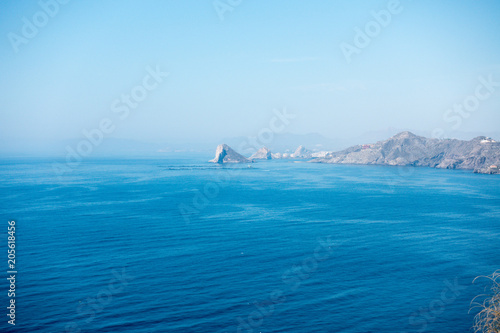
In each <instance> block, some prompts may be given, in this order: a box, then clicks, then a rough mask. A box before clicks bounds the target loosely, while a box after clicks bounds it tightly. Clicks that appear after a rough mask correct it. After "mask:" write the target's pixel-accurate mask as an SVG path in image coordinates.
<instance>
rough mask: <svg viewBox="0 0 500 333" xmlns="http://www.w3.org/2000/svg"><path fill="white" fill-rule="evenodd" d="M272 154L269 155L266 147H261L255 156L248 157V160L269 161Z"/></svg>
mask: <svg viewBox="0 0 500 333" xmlns="http://www.w3.org/2000/svg"><path fill="white" fill-rule="evenodd" d="M273 155H274V154H271V150H269V148H267V147H262V148H260V149H259V150H257V152H256V153H255V154H253V155H252V156H250V158H249V159H250V160H270V159H272V158H273Z"/></svg>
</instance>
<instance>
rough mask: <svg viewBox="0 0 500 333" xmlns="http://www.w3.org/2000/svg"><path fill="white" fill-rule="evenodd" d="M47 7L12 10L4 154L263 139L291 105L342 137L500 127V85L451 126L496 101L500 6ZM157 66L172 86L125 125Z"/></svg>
mask: <svg viewBox="0 0 500 333" xmlns="http://www.w3.org/2000/svg"><path fill="white" fill-rule="evenodd" d="M238 2H239V3H238ZM41 3H48V4H50V3H52V5H49V6H48V7H47V8H48V9H47V11H48V12H49V14H52V15H53V17H51V16H50V15H46V14H43V13H42V14H40V13H39V12H40V11H41V10H43V9H42V7H43V6H42V5H41V4H40V3H39V2H37V1H2V4H1V5H0V6H1V10H0V36H1V39H0V50H1V53H0V68H1V79H0V89H1V95H0V96H1V97H0V106H1V110H2V111H1V113H0V140H1V141H2V142H3V143H2V144H3V145H6V144H7V145H8V144H10V143H11V142H13V141H15V140H18V139H25V140H34V141H40V140H45V139H50V140H52V139H54V140H60V139H71V138H80V137H82V130H84V129H87V130H90V129H93V128H96V127H98V126H99V123H100V121H101V120H102V119H103V118H109V119H110V120H111V121H112V123H113V126H115V130H114V131H113V133H110V134H109V135H108V136H110V137H116V138H129V139H137V140H143V141H151V142H157V141H162V142H163V141H168V140H172V139H173V138H178V139H179V138H180V139H186V140H187V139H194V140H200V141H202V140H213V139H218V138H222V137H227V136H237V135H252V134H253V135H255V134H257V133H258V132H259V130H260V129H261V128H263V126H267V125H268V123H269V120H270V119H271V118H272V117H273V113H272V111H273V109H281V108H284V107H286V108H287V109H288V110H289V112H292V113H294V114H296V115H297V117H296V118H295V119H294V120H293V121H292V122H291V124H290V125H289V127H288V128H287V129H286V131H288V132H292V133H299V134H301V133H310V132H317V133H320V134H322V135H325V136H327V137H339V136H355V135H359V134H362V133H364V132H366V131H373V130H383V129H386V128H388V127H396V128H405V129H413V130H420V131H428V132H431V131H432V130H433V129H435V128H437V127H439V128H443V129H444V130H445V131H448V130H451V129H452V127H454V129H457V130H460V131H479V132H481V131H494V130H497V129H498V128H499V126H498V125H499V124H500V112H499V111H500V87H493V88H492V87H489V88H490V90H491V93H490V94H489V95H488V97H487V98H482V99H481V100H480V103H479V105H478V106H477V107H474V108H475V110H474V112H470V113H467V114H470V115H469V116H468V117H466V116H464V115H459V114H457V113H456V112H454V111H450V112H449V113H448V115H447V117H448V119H449V120H448V121H445V120H444V119H443V115H444V114H445V113H446V111H447V110H448V109H450V108H452V107H453V105H454V104H457V103H462V102H463V101H464V100H465V99H466V98H467V97H468V96H471V95H474V94H475V93H476V90H477V89H480V91H481V93H482V95H481V96H483V97H484V96H485V94H486V93H487V90H486V89H487V87H480V88H478V85H480V84H481V81H480V79H479V78H480V77H483V78H484V79H488V77H489V76H492V79H493V81H496V82H500V33H499V32H500V1H498V0H492V1H475V0H464V1H452V0H448V1H435V0H427V1H425V0H419V1H415V0H413V1H410V0H401V1H400V4H399V6H395V5H392V4H390V3H391V1H353V0H343V1H327V0H321V1H319V0H307V1H306V0H303V1H298V0H282V1H270V0H266V1H257V0H253V1H250V0H242V1H237V0H221V1H219V5H220V6H226V7H225V8H226V9H227V8H229V7H227V6H231V5H230V3H232V4H233V6H231V9H232V10H228V11H226V12H224V13H223V15H222V16H223V18H224V19H223V20H222V19H221V17H220V15H219V14H221V13H218V12H217V10H216V8H215V7H214V2H213V1H212V0H182V1H173V0H171V1H159V0H158V1H139V0H137V1H76V0H74V1H69V2H68V3H67V4H59V5H58V7H59V8H55V7H54V6H53V1H50V0H47V1H45V0H42V1H41ZM224 3H225V5H222V4H224ZM391 6H392V7H391ZM388 7H391V8H398V13H393V14H391V19H390V23H388V24H385V23H384V25H385V26H383V25H381V24H378V26H379V27H380V29H379V30H380V31H376V29H377V26H376V25H373V24H371V28H373V29H375V30H372V32H371V34H372V35H373V38H371V42H370V43H369V45H368V46H366V47H363V48H359V53H358V54H353V56H352V57H351V62H350V63H348V62H347V61H346V57H345V56H344V54H343V52H342V50H341V44H342V43H348V44H351V45H355V43H354V38H355V35H356V31H355V29H356V27H358V28H360V29H362V30H364V29H365V28H366V25H367V24H368V25H369V26H370V22H371V21H374V17H373V16H372V11H375V12H379V11H380V10H388ZM220 8H224V7H220ZM23 18H26V20H27V21H26V20H25V21H23ZM47 18H48V19H47ZM383 18H384V17H383ZM385 19H386V20H387V17H385ZM37 20H38V21H37ZM34 21H36V22H38V24H39V25H40V27H38V28H37V29H38V32H37V33H36V35H35V33H34V32H33V31H30V30H29V25H31V24H33V23H34ZM26 22H28V27H26V24H27V23H26ZM372 23H373V22H372ZM23 26H24V28H23ZM35 28H36V26H35ZM23 29H24V31H23ZM30 33H31V34H30ZM14 34H15V36H16V37H13V36H14ZM23 34H24V35H23ZM26 36H27V37H29V38H26ZM18 37H19V38H25V39H24V40H22V42H21V41H20V40H21V39H19V38H18ZM16 38H17V39H16ZM16 48H17V52H16V51H15V49H16ZM148 66H149V67H150V69H151V70H154V69H155V68H156V67H157V66H158V67H159V69H160V70H161V71H164V72H169V76H168V77H166V78H165V79H164V80H163V82H161V83H159V84H157V85H156V87H155V88H154V89H152V90H151V91H149V92H148V93H147V96H146V98H145V99H144V100H143V101H141V102H140V103H139V105H138V106H137V107H136V108H135V109H131V110H130V111H131V112H130V115H129V116H128V117H123V119H122V118H120V115H121V116H123V113H120V112H118V113H114V112H113V111H112V104H113V103H115V102H118V103H119V102H120V101H119V100H120V99H121V98H122V97H121V96H122V94H130V93H131V90H132V89H133V88H134V87H137V86H138V85H141V84H142V83H143V79H144V78H145V77H146V75H148V70H147V69H146V68H147V67H148ZM153 83H154V82H153V81H151V80H149V81H148V84H149V85H150V86H151V85H153ZM138 91H139V90H138ZM116 100H118V101H116ZM469 102H470V101H469ZM114 106H115V108H117V107H119V106H120V105H119V104H115V105H114ZM121 106H123V105H121ZM452 117H455V118H452ZM456 117H459V118H461V120H458V119H457V118H456ZM451 119H453V120H451ZM459 122H460V124H459ZM499 139H500V138H499Z"/></svg>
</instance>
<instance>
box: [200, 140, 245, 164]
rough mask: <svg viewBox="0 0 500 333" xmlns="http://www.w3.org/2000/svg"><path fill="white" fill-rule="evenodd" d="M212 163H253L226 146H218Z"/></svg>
mask: <svg viewBox="0 0 500 333" xmlns="http://www.w3.org/2000/svg"><path fill="white" fill-rule="evenodd" d="M209 162H212V163H219V164H222V163H251V161H250V160H249V159H247V158H246V157H244V156H242V155H240V154H238V153H237V152H235V151H234V150H233V149H232V148H231V147H229V146H228V145H226V144H222V145H218V146H217V149H216V151H215V158H214V159H213V160H210V161H209Z"/></svg>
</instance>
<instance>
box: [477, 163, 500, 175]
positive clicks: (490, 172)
mask: <svg viewBox="0 0 500 333" xmlns="http://www.w3.org/2000/svg"><path fill="white" fill-rule="evenodd" d="M474 173H484V174H487V175H498V174H500V169H499V168H498V165H495V164H493V165H490V166H489V167H487V168H482V169H474Z"/></svg>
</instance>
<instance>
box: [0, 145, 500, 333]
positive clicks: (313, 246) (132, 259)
mask: <svg viewBox="0 0 500 333" xmlns="http://www.w3.org/2000/svg"><path fill="white" fill-rule="evenodd" d="M207 159H208V157H207V158H204V157H203V158H200V157H198V156H185V157H183V158H179V157H178V155H171V156H168V157H166V158H164V159H100V160H99V159H95V160H88V161H85V162H84V163H82V164H81V165H79V166H77V167H75V168H74V169H73V170H72V171H71V172H68V173H66V174H64V175H58V174H56V173H55V172H54V170H53V169H52V163H53V161H52V160H49V159H12V160H5V159H4V160H1V161H0V199H1V200H0V202H1V216H2V222H1V224H0V231H1V233H0V237H1V238H0V239H1V242H0V244H1V247H2V248H3V249H4V250H3V253H4V255H5V265H3V267H4V269H3V273H2V274H3V276H6V273H5V272H6V271H7V266H6V264H7V253H6V249H7V221H8V220H12V219H14V220H15V221H16V228H17V229H16V242H17V247H16V260H17V261H16V264H17V267H16V268H17V271H18V274H17V280H16V326H15V327H10V326H11V325H8V324H7V320H8V317H7V316H6V313H7V310H6V306H8V301H9V300H8V298H7V290H8V282H7V281H6V280H5V279H2V280H3V281H4V282H3V283H2V284H0V289H3V291H1V293H0V294H1V297H0V302H1V304H0V307H1V308H3V309H4V310H3V311H4V312H5V314H2V317H3V320H2V322H1V323H0V331H2V332H10V331H12V332H14V331H17V332H221V333H222V332H467V331H470V328H471V327H472V324H473V315H474V311H472V313H470V314H469V309H470V302H471V300H472V299H473V298H474V296H475V295H477V294H480V293H482V292H483V291H484V289H483V288H484V287H485V284H482V283H481V282H479V283H476V284H472V281H473V279H474V278H475V277H476V276H479V275H487V274H491V273H492V272H493V271H495V270H496V269H499V268H500V255H499V253H500V241H499V240H500V186H499V185H500V177H496V176H490V175H477V174H472V173H471V172H468V171H450V170H435V169H428V168H398V167H382V166H349V165H327V164H313V163H304V162H299V163H293V162H291V161H265V162H258V163H253V164H252V165H251V167H248V166H247V165H228V166H219V165H213V164H209V163H206V160H207Z"/></svg>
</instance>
